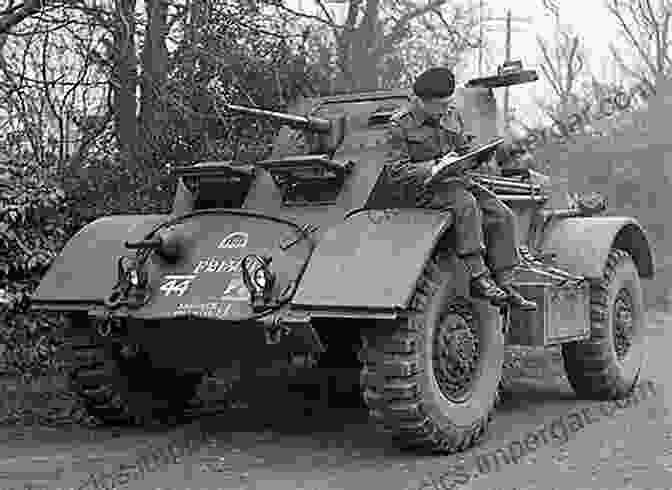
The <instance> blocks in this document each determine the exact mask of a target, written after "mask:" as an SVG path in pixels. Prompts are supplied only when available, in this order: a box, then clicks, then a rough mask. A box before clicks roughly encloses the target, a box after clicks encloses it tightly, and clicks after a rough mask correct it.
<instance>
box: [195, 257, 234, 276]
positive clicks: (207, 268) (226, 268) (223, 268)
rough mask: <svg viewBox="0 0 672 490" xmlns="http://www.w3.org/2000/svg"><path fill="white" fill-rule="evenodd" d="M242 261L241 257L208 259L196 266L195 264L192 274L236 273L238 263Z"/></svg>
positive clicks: (202, 260) (200, 261)
mask: <svg viewBox="0 0 672 490" xmlns="http://www.w3.org/2000/svg"><path fill="white" fill-rule="evenodd" d="M242 261H243V258H242V257H234V258H220V257H208V258H206V259H201V260H199V261H198V264H196V267H195V268H194V272H193V273H194V274H200V273H201V272H238V271H239V270H240V263H241V262H242Z"/></svg>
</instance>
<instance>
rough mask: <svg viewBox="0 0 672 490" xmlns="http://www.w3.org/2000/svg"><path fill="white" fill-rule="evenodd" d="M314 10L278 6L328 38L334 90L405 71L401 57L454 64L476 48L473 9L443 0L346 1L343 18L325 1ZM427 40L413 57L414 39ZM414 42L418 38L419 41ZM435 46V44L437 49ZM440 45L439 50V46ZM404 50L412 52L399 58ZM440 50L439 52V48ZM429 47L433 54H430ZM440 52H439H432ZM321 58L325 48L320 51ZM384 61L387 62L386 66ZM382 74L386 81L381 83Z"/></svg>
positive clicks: (369, 84) (374, 84) (376, 82)
mask: <svg viewBox="0 0 672 490" xmlns="http://www.w3.org/2000/svg"><path fill="white" fill-rule="evenodd" d="M315 2H316V5H317V12H316V13H315V14H307V13H305V12H298V11H296V10H292V9H291V8H289V7H288V6H286V5H284V4H279V5H276V6H277V8H278V9H279V10H281V11H284V12H286V13H290V14H292V15H295V16H296V17H299V18H303V19H307V20H309V21H310V23H311V25H310V26H309V27H308V28H309V29H310V30H311V32H316V33H317V35H318V36H319V37H320V38H321V42H322V41H323V40H324V38H325V35H328V36H329V37H330V38H331V39H333V58H332V57H330V58H331V59H329V62H331V61H332V60H333V64H334V66H335V67H336V69H337V70H336V72H337V76H336V83H335V84H336V89H337V90H367V89H368V90H370V89H377V88H381V87H382V86H385V85H387V84H388V83H389V79H390V78H391V77H390V74H389V73H388V74H386V71H389V70H390V69H392V71H393V72H394V74H395V75H396V76H397V77H400V76H403V75H405V73H404V71H405V67H404V66H403V65H404V64H405V62H406V61H410V62H411V64H416V65H417V64H418V62H419V61H421V60H423V59H424V60H425V61H430V60H431V61H434V62H436V61H438V60H441V61H442V62H444V63H446V64H451V65H454V64H455V63H456V62H457V61H459V59H460V57H461V56H463V55H464V53H465V52H467V51H468V50H469V49H474V48H476V47H478V39H477V36H476V35H474V33H473V31H474V29H475V27H476V25H477V20H476V19H477V16H476V11H475V9H474V8H473V7H472V6H469V5H466V6H462V5H460V4H458V3H453V2H448V1H447V0H429V1H426V2H422V3H420V2H414V1H413V0H347V6H346V8H345V15H344V19H343V20H342V21H339V20H338V19H336V18H334V16H333V15H332V13H331V11H330V10H329V8H328V6H327V4H326V3H327V2H326V1H325V0H315ZM419 39H425V40H430V39H431V41H432V42H431V43H430V45H429V46H425V49H424V52H423V53H422V55H421V56H420V57H418V56H417V55H418V51H419V48H420V46H418V44H417V43H413V40H415V41H418V40H419ZM418 42H419V41H418ZM437 48H439V49H437ZM441 48H442V49H441ZM404 51H406V52H411V53H413V55H415V57H414V59H413V60H402V59H400V54H402V53H403V52H404ZM440 51H442V52H440ZM432 52H433V55H431V54H430V53H432ZM438 52H440V53H439V56H436V54H437V53H438ZM322 57H323V59H324V57H325V53H324V51H323V52H322ZM386 62H387V66H385V65H386ZM386 79H387V81H388V83H386Z"/></svg>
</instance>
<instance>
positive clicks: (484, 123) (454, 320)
mask: <svg viewBox="0 0 672 490" xmlns="http://www.w3.org/2000/svg"><path fill="white" fill-rule="evenodd" d="M536 78H537V76H536V73H534V72H533V71H525V70H522V67H521V66H520V65H515V64H514V65H511V64H509V65H506V66H504V67H503V68H502V69H501V70H500V71H499V73H498V74H497V75H495V76H493V77H486V78H484V79H476V80H471V81H469V82H468V83H467V84H466V85H465V86H464V87H461V88H460V89H458V91H457V99H458V107H459V108H460V109H461V110H462V113H463V116H464V119H465V122H466V124H467V126H468V129H469V130H470V131H471V132H472V133H474V134H475V136H476V141H477V143H478V144H477V149H476V150H475V152H473V153H471V154H468V155H466V156H463V157H462V159H461V160H460V161H459V162H458V163H459V164H460V165H462V164H465V165H467V166H469V168H471V164H472V163H473V162H476V161H478V160H480V159H484V158H489V157H490V156H492V154H493V152H494V150H495V149H496V148H497V147H498V146H499V145H500V144H501V141H500V140H499V139H498V138H499V137H500V134H499V131H498V127H497V124H496V122H497V117H496V116H497V113H496V103H495V99H494V94H493V88H496V87H502V86H509V85H515V84H517V83H524V82H529V81H533V80H536ZM409 97H410V94H409V91H408V90H385V91H376V92H362V93H354V94H343V95H334V96H329V97H315V98H310V99H306V100H303V101H301V102H299V104H297V108H296V109H295V110H294V111H293V112H294V113H297V114H303V116H295V115H292V114H282V113H277V112H269V111H263V110H261V109H254V108H245V107H241V106H234V105H231V106H229V110H230V111H235V112H236V113H242V114H247V115H252V116H255V117H261V118H268V119H273V120H276V121H278V122H280V123H282V124H284V125H285V126H284V127H283V128H281V129H280V131H279V133H278V135H277V136H276V139H275V141H274V149H273V153H272V154H271V155H270V158H269V159H267V160H263V161H260V162H240V161H236V162H214V163H210V164H199V165H194V166H190V167H182V168H178V169H176V172H175V174H176V177H177V178H178V179H179V180H180V182H181V184H180V187H179V188H178V192H177V194H176V197H175V204H174V207H173V212H171V213H166V214H152V215H149V214H136V215H120V216H109V217H105V218H101V219H99V220H96V221H94V222H92V223H90V224H88V225H87V226H85V227H84V228H83V229H82V230H80V231H79V232H78V233H77V234H76V235H75V236H73V237H72V238H71V239H70V241H69V242H68V243H67V244H66V245H65V247H64V248H63V250H62V251H61V253H60V255H59V256H58V257H57V258H56V259H55V260H54V262H53V264H52V265H51V268H50V269H49V271H48V272H47V273H46V275H45V276H44V278H43V279H42V281H41V283H40V285H39V287H38V288H37V290H36V292H35V294H34V297H33V306H34V307H35V308H38V309H45V310H53V311H57V312H62V313H65V314H67V317H68V318H69V324H68V327H67V329H66V332H65V334H66V339H68V341H67V344H68V346H69V347H68V349H67V352H69V353H70V356H69V359H70V364H71V367H72V369H71V374H70V380H71V387H72V390H73V391H74V392H75V393H77V394H78V395H79V396H80V397H81V398H82V400H83V401H84V404H85V406H86V408H87V410H88V412H89V413H90V414H91V415H94V416H95V417H97V418H98V419H100V420H102V421H105V422H108V423H118V422H119V421H124V422H138V423H152V422H154V421H157V420H159V421H162V420H170V419H171V418H174V417H177V416H179V415H180V414H182V413H184V410H185V407H187V406H189V404H190V403H191V400H192V399H193V398H194V396H195V393H196V391H197V390H196V389H197V387H198V385H199V383H200V382H201V381H202V379H203V376H204V375H207V374H208V373H210V372H212V371H213V370H215V369H218V368H227V367H230V366H232V365H237V364H240V365H241V366H243V367H245V366H247V367H245V368H244V369H243V375H242V378H241V383H243V384H246V383H249V384H248V386H250V387H251V388H252V389H254V390H257V391H258V392H259V397H261V398H262V399H263V398H264V397H265V396H267V395H265V393H267V391H266V390H267V385H265V384H264V383H263V382H261V381H260V379H252V378H251V376H247V377H246V373H248V374H249V373H250V372H255V370H256V372H257V373H259V370H257V369H256V367H257V366H260V365H261V366H267V365H273V364H272V361H274V360H280V359H288V358H291V359H294V360H296V359H297V358H301V359H313V360H315V359H317V362H318V364H317V369H318V371H319V369H321V368H325V369H326V368H329V367H334V368H336V369H334V370H332V371H331V372H334V373H336V375H335V378H330V379H335V380H336V381H337V382H338V381H341V380H346V381H348V382H349V380H350V378H349V377H348V376H349V374H348V373H350V372H351V371H352V370H354V371H355V372H356V373H357V375H358V376H356V377H355V378H356V379H358V380H361V388H360V387H358V389H361V391H360V392H359V393H360V396H361V400H363V402H364V403H365V404H366V406H367V407H368V408H369V410H370V414H371V418H372V419H373V421H374V422H376V423H377V424H379V425H382V426H384V427H385V428H386V429H387V430H388V431H389V432H390V433H391V435H392V439H393V440H394V441H395V442H396V443H397V444H398V445H399V446H401V447H404V448H424V449H430V450H432V451H436V452H443V453H450V452H455V451H462V450H465V449H467V448H469V447H470V446H473V445H474V444H476V443H477V442H478V441H479V440H480V438H481V436H482V435H483V433H484V432H485V430H486V427H487V424H488V421H489V420H490V416H491V413H492V411H493V410H494V407H495V404H496V400H497V397H498V389H499V387H500V381H501V378H502V370H503V363H504V349H505V346H506V345H524V346H533V347H549V346H556V345H561V346H562V355H563V358H564V361H565V367H566V370H567V376H568V379H569V381H570V383H571V385H572V387H573V388H574V390H575V392H576V394H577V396H579V397H587V398H595V397H596V398H602V399H606V398H622V397H625V396H627V394H628V393H629V392H630V390H631V389H632V388H633V386H634V384H635V383H636V382H637V379H638V377H639V373H640V369H641V366H642V362H643V356H644V338H643V336H644V327H645V320H644V304H643V300H642V291H641V284H640V280H641V279H642V278H650V277H652V276H653V271H654V262H653V254H652V252H651V248H650V246H649V242H648V240H647V237H646V234H645V232H644V230H643V229H642V227H641V226H640V224H639V223H638V222H637V221H636V220H635V219H633V218H630V217H619V216H608V217H606V216H602V215H601V214H600V212H599V211H600V209H596V208H595V207H592V208H591V207H590V206H583V207H578V208H576V209H570V210H564V209H561V210H556V209H552V208H550V206H549V201H548V195H547V194H546V191H545V190H544V189H542V188H539V187H536V186H535V185H533V184H532V183H531V182H530V181H529V180H526V177H525V176H524V175H522V176H509V177H507V178H502V177H492V176H485V175H482V176H480V177H479V178H481V179H482V182H484V183H486V184H489V185H490V186H491V188H492V189H493V191H494V192H495V193H497V194H498V195H499V196H500V197H501V198H502V199H504V200H505V201H506V202H507V203H509V204H510V206H511V208H512V209H513V210H514V212H515V214H516V216H517V221H518V230H519V243H520V252H521V256H522V257H523V259H524V261H523V262H524V263H523V265H522V267H521V268H520V270H519V271H518V273H517V277H516V286H517V287H518V288H519V289H520V290H522V292H523V294H525V295H526V296H527V297H529V298H533V299H534V300H535V301H536V302H537V304H538V305H539V308H538V310H537V311H535V312H523V311H516V310H515V309H513V310H511V311H508V312H507V311H503V310H501V309H499V308H495V307H493V306H492V305H490V304H488V303H485V302H483V301H480V300H477V299H474V298H471V297H470V295H469V277H468V274H467V270H466V267H465V266H464V264H463V262H462V260H461V259H460V258H459V257H458V256H457V255H456V253H455V250H454V245H453V228H452V225H453V219H452V216H451V215H450V213H441V212H436V211H432V210H428V209H417V208H415V207H414V206H415V204H414V203H408V202H403V201H402V200H401V199H402V198H399V199H397V198H396V197H394V196H391V195H390V193H389V189H387V188H386V187H385V179H384V178H383V177H384V172H385V170H384V169H385V165H386V163H387V160H386V158H387V155H386V154H387V149H388V148H387V146H386V145H387V142H386V138H385V134H386V128H387V124H388V121H389V117H390V115H391V114H392V113H394V112H395V111H397V110H399V109H400V108H402V107H403V106H404V105H405V104H407V103H408V102H409ZM292 128H294V129H292ZM297 134H298V136H299V137H300V136H301V135H303V136H304V137H305V138H304V139H303V140H302V141H301V142H300V143H297V142H296V141H297V140H296V138H295V137H296V136H297ZM299 139H301V138H299ZM449 163H450V162H449ZM452 163H455V162H452ZM440 170H441V169H440V168H439V169H438V170H437V172H436V174H435V176H434V178H435V179H440V178H441V175H442V173H441V171H440ZM467 170H469V171H473V170H470V169H467ZM429 184H431V182H428V185H429ZM189 189H191V191H189ZM436 192H440V186H438V187H437V190H436ZM189 193H191V194H193V195H194V196H195V197H194V198H191V199H188V198H186V197H185V196H187V194H189ZM204 195H207V198H204V197H203V196H204ZM494 246H495V247H496V246H497V245H496V244H494ZM505 326H507V327H508V328H504V327H505ZM350 363H351V364H350ZM360 363H361V364H360ZM312 364H314V363H312V362H307V363H306V365H307V366H310V365H312ZM346 365H351V366H352V370H350V371H349V370H348V369H344V367H345V366H346ZM250 367H251V369H248V368H250ZM311 369H312V368H311ZM271 371H272V372H274V371H273V370H272V369H271ZM129 373H130V374H129ZM346 378H347V379H346ZM336 384H338V383H336ZM328 391H329V392H330V393H331V394H333V393H337V392H338V390H328ZM334 401H338V400H337V399H336V400H335V399H332V400H330V404H332V403H333V402H334Z"/></svg>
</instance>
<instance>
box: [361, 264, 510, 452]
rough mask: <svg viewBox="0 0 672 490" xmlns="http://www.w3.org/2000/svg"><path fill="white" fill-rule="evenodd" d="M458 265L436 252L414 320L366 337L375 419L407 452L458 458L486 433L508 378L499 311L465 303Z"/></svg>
mask: <svg viewBox="0 0 672 490" xmlns="http://www.w3.org/2000/svg"><path fill="white" fill-rule="evenodd" d="M453 264H454V261H453V260H452V259H451V257H450V256H448V257H446V256H443V257H442V255H441V254H437V255H435V256H434V257H433V258H432V259H431V260H430V262H429V263H428V264H427V266H426V267H425V270H424V272H423V275H422V277H421V279H420V281H419V282H418V285H417V287H416V291H415V293H414V295H413V300H412V303H411V304H412V307H413V313H411V314H410V316H409V317H408V318H405V319H400V320H398V321H395V322H394V323H393V324H392V325H390V326H389V327H385V326H383V325H380V326H376V327H374V329H372V330H370V331H368V332H365V333H364V334H363V340H364V346H363V349H362V361H363V363H364V366H363V370H362V375H361V384H362V388H363V393H364V401H365V403H366V404H367V406H368V407H369V412H370V415H371V417H372V418H373V419H374V421H375V422H376V423H378V424H379V425H380V426H382V428H383V429H384V430H386V431H387V432H390V433H391V435H392V437H393V439H394V440H395V442H396V443H397V444H398V445H399V446H401V447H403V448H414V449H426V450H430V451H433V452H441V453H454V452H457V451H463V450H465V449H467V448H469V447H471V446H473V445H474V444H476V443H477V442H478V441H479V440H480V439H481V437H482V436H483V435H484V433H485V430H486V427H487V424H488V423H489V420H490V413H491V411H492V409H493V407H494V404H495V399H496V397H497V387H498V383H499V380H500V378H501V374H502V365H503V359H504V339H503V335H502V331H501V323H500V321H499V317H498V313H497V312H496V310H494V308H492V307H490V306H485V305H479V306H478V307H477V306H475V305H476V303H473V302H470V301H467V300H464V299H460V298H458V297H457V296H456V294H455V293H456V292H455V290H454V275H453V273H452V272H451V271H452V269H453Z"/></svg>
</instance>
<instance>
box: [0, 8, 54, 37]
mask: <svg viewBox="0 0 672 490" xmlns="http://www.w3.org/2000/svg"><path fill="white" fill-rule="evenodd" d="M43 7H44V3H43V0H24V1H23V6H21V7H20V8H16V9H14V10H12V11H11V12H10V13H8V14H6V15H5V16H4V17H2V18H0V35H2V34H7V33H9V31H10V30H11V29H12V28H13V27H16V26H17V25H19V24H20V23H21V22H23V21H24V20H25V19H27V18H28V17H30V16H32V15H35V14H36V13H38V12H39V11H40V10H41V9H42V8H43Z"/></svg>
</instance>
